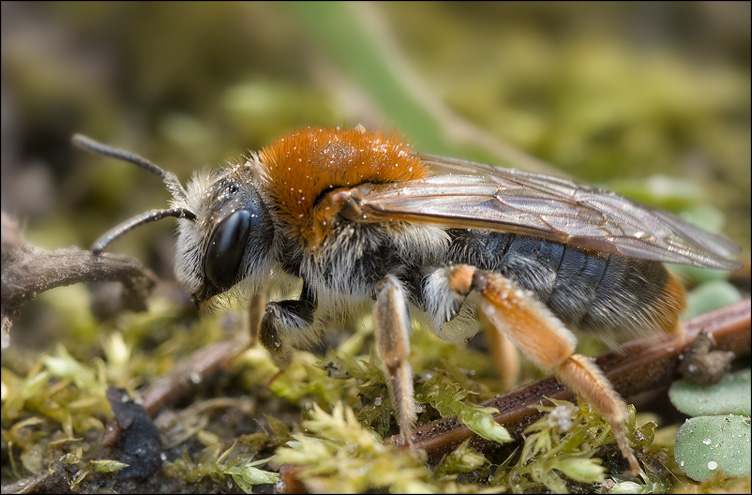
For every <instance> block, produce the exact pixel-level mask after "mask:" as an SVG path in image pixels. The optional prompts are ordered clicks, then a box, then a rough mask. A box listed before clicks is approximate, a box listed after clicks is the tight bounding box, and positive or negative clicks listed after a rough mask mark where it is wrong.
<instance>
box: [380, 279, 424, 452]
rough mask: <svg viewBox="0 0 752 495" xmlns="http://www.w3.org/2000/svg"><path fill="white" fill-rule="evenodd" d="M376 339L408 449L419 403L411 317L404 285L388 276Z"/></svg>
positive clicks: (381, 294)
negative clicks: (411, 342) (411, 339)
mask: <svg viewBox="0 0 752 495" xmlns="http://www.w3.org/2000/svg"><path fill="white" fill-rule="evenodd" d="M373 322H374V338H375V340H376V347H377V349H378V351H379V354H380V355H381V358H382V359H383V360H384V364H385V366H386V370H385V371H386V375H387V377H386V378H387V386H388V388H389V395H390V398H391V400H392V404H393V405H394V407H395V409H396V415H397V423H398V424H399V427H400V434H401V436H402V440H403V442H404V444H405V445H410V444H411V442H412V438H411V433H412V429H413V426H414V425H415V420H416V413H415V399H414V393H413V372H412V367H411V366H410V363H409V361H408V357H409V356H410V329H411V326H410V313H409V310H408V306H407V299H406V297H405V290H404V288H403V287H402V283H401V282H400V281H399V279H397V277H395V276H394V275H387V276H386V277H384V278H383V279H382V280H381V282H379V284H378V286H377V287H376V304H375V305H374V307H373Z"/></svg>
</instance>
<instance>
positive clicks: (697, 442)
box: [674, 414, 750, 481]
mask: <svg viewBox="0 0 752 495" xmlns="http://www.w3.org/2000/svg"><path fill="white" fill-rule="evenodd" d="M674 457H675V458H676V461H677V462H678V463H679V467H680V468H681V469H682V470H683V471H684V472H685V473H686V474H687V476H689V477H690V478H692V479H693V480H695V481H703V480H706V479H707V478H709V477H711V476H713V475H714V474H716V473H718V472H719V471H721V470H722V471H723V472H724V474H725V475H726V476H728V477H730V478H738V477H742V476H748V475H749V474H750V419H749V417H746V416H734V415H732V414H730V415H728V416H700V417H696V418H690V419H688V420H687V421H686V422H685V423H684V424H683V425H682V427H681V428H679V432H678V433H677V434H676V446H675V449H674Z"/></svg>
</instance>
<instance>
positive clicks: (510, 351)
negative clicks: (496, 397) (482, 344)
mask: <svg viewBox="0 0 752 495" xmlns="http://www.w3.org/2000/svg"><path fill="white" fill-rule="evenodd" d="M478 321H479V322H480V327H481V328H482V329H483V333H484V334H485V336H486V342H488V349H489V350H490V351H491V355H492V356H493V361H494V367H495V368H496V372H497V373H498V374H499V378H500V381H501V388H502V390H504V391H507V390H512V389H513V388H514V386H515V385H517V381H518V380H519V379H520V358H519V356H518V355H517V348H516V347H515V346H514V343H513V342H512V341H511V340H509V339H508V338H507V337H506V335H504V334H503V333H501V332H499V331H498V330H496V327H494V326H493V325H492V324H491V322H489V321H488V318H486V317H485V315H484V314H483V313H480V314H479V315H478Z"/></svg>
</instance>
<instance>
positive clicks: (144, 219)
mask: <svg viewBox="0 0 752 495" xmlns="http://www.w3.org/2000/svg"><path fill="white" fill-rule="evenodd" d="M167 217H175V218H186V219H188V220H191V221H193V220H195V219H196V215H195V214H194V213H193V212H192V211H190V210H188V209H186V208H171V209H169V210H151V211H147V212H146V213H142V214H141V215H138V216H135V217H133V218H131V219H130V220H126V221H125V222H123V223H121V224H120V225H118V226H117V227H114V228H112V229H110V230H108V231H107V232H105V233H104V234H102V235H101V236H100V237H99V239H97V240H96V242H94V244H92V246H91V251H92V252H93V253H94V254H100V253H101V252H102V251H104V250H105V248H106V247H107V246H109V245H110V244H111V243H112V241H114V240H115V239H117V238H118V237H120V236H122V235H123V234H126V233H128V232H130V231H131V230H133V229H135V228H136V227H138V226H139V225H143V224H145V223H149V222H156V221H157V220H162V219H163V218H167Z"/></svg>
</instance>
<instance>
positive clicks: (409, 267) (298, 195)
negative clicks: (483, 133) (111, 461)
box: [74, 126, 739, 473]
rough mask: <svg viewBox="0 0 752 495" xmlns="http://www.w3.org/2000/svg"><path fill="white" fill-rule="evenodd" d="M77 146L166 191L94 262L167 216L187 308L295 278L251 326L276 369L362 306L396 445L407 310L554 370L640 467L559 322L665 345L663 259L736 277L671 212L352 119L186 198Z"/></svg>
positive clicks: (198, 185)
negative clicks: (420, 149) (415, 142)
mask: <svg viewBox="0 0 752 495" xmlns="http://www.w3.org/2000/svg"><path fill="white" fill-rule="evenodd" d="M74 142H75V143H76V144H77V145H79V146H80V147H82V148H85V149H88V150H90V151H93V152H96V153H99V154H103V155H108V156H111V157H115V158H119V159H122V160H125V161H128V162H131V163H134V164H136V165H138V166H140V167H143V168H145V169H147V170H149V171H151V172H154V173H156V174H158V175H160V176H161V177H162V178H163V179H164V182H165V184H166V186H167V189H168V190H169V191H170V193H171V194H172V201H171V208H170V209H163V210H152V211H150V212H147V213H144V214H142V215H140V216H137V217H135V218H133V219H131V220H129V221H127V222H125V223H123V224H121V225H119V226H118V227H115V228H114V229H112V230H111V231H109V232H108V233H106V234H105V235H103V236H102V237H101V238H100V239H99V240H98V241H97V242H96V243H95V244H94V245H93V247H92V250H93V251H94V252H95V253H99V252H101V251H103V250H104V249H105V248H106V247H107V245H109V244H110V243H111V242H112V241H113V240H115V239H116V238H118V237H120V236H121V235H123V234H124V233H126V232H128V231H129V230H131V229H133V228H135V227H137V226H138V225H141V224H143V223H146V222H151V221H155V220H159V219H161V218H165V217H177V218H178V219H179V226H178V231H179V234H178V241H177V256H176V263H175V271H176V275H177V278H178V280H179V281H180V282H181V283H182V284H183V285H184V286H185V287H186V288H187V289H188V290H189V291H190V292H191V294H192V295H193V297H194V299H195V300H196V301H197V302H203V301H206V300H208V299H210V298H212V297H213V296H215V295H217V294H220V293H223V292H225V291H227V290H228V289H230V288H232V287H233V286H235V285H236V284H238V283H240V282H245V283H247V284H248V285H249V286H250V288H251V290H252V291H253V293H259V292H261V291H263V290H264V289H265V287H267V285H268V284H269V283H270V282H271V281H274V280H279V279H285V278H291V277H292V278H297V279H302V281H303V286H302V291H301V294H300V297H299V298H297V299H290V300H284V301H275V302H270V303H269V304H268V306H267V307H266V311H265V313H264V315H263V318H262V321H261V323H260V328H259V329H258V330H257V331H258V332H259V333H258V336H259V338H260V340H261V342H262V343H263V345H264V346H265V347H266V348H267V349H268V350H269V352H270V354H271V355H272V356H273V358H274V360H275V361H276V363H277V364H278V365H279V366H280V368H282V369H284V367H285V365H286V364H287V363H288V362H289V360H290V355H291V351H292V349H293V348H294V347H295V346H298V345H302V344H306V343H310V342H313V341H315V340H317V339H319V338H320V336H321V333H322V331H323V329H324V327H325V326H326V324H327V323H329V322H331V321H333V320H342V319H343V318H344V317H346V316H348V315H350V314H351V313H353V312H356V311H360V310H364V309H366V308H367V307H368V306H372V308H373V322H374V333H375V341H376V345H377V348H378V351H379V353H380V355H381V357H382V358H383V360H384V363H385V377H386V380H387V384H388V388H389V392H390V396H391V399H392V401H393V403H394V405H395V410H396V417H397V422H398V424H399V427H400V431H401V434H402V435H403V438H404V439H405V440H406V441H407V442H408V443H409V439H410V433H411V430H412V428H413V427H414V423H415V420H416V412H415V405H414V401H413V379H412V369H411V367H410V363H409V362H408V356H409V349H410V341H409V335H410V332H411V312H413V313H414V314H415V316H416V317H420V318H422V319H423V320H424V321H425V322H426V323H427V325H428V326H429V327H430V328H431V329H432V330H433V332H434V333H435V334H436V335H438V336H439V337H441V338H443V339H447V340H464V339H467V338H469V337H471V336H472V335H473V334H475V333H476V332H477V331H478V328H479V327H482V328H484V329H485V330H486V331H487V332H488V333H489V335H490V336H491V337H493V338H491V339H489V340H490V341H491V342H492V343H494V344H493V347H494V349H492V350H493V351H494V352H495V355H496V356H497V357H498V356H502V355H504V354H505V349H508V345H509V344H508V343H509V342H511V343H512V344H513V345H514V346H515V347H517V348H518V349H519V350H520V351H521V352H522V353H523V354H524V355H526V356H527V357H528V358H529V359H531V360H532V361H533V362H534V363H535V364H536V365H537V366H539V367H541V368H544V369H547V370H551V371H553V372H554V373H555V374H556V376H558V378H559V379H560V380H561V381H562V382H563V383H564V384H566V385H567V386H569V387H570V388H572V389H573V390H574V391H575V392H577V393H578V394H580V395H581V396H583V397H584V398H586V399H587V400H589V401H590V402H591V403H592V404H593V405H594V406H595V407H596V408H597V409H598V410H599V411H600V412H601V413H602V415H603V416H604V418H605V419H607V420H608V421H609V423H610V424H611V426H612V428H613V431H614V434H615V437H616V439H617V441H618V444H619V447H620V449H621V452H622V454H623V455H624V457H625V458H626V459H627V460H628V462H629V464H630V467H631V471H632V472H633V473H636V472H638V471H639V465H638V463H637V459H636V458H635V456H634V454H633V452H632V449H631V447H630V445H629V442H628V440H627V435H626V431H625V426H624V421H625V418H626V408H625V405H624V403H623V401H622V400H621V399H620V397H619V396H618V395H617V394H616V392H615V391H614V390H613V388H612V387H611V385H610V384H609V382H608V381H607V379H606V378H605V377H604V376H603V374H602V373H601V371H600V370H599V369H598V368H597V367H596V366H595V365H594V364H593V363H592V362H591V360H589V359H588V358H585V357H583V356H581V355H579V354H576V353H575V345H576V343H577V339H576V338H575V336H574V334H573V333H572V331H571V330H570V329H574V328H577V329H579V330H582V331H585V332H597V333H598V335H600V336H602V337H604V338H609V339H612V338H615V337H619V336H624V335H625V334H626V335H629V334H635V333H642V334H644V333H645V332H663V333H667V334H674V335H675V336H677V337H680V336H681V335H682V328H681V325H680V322H679V314H680V313H681V312H682V310H683V309H684V308H685V292H684V289H683V287H682V286H681V284H680V283H679V282H678V281H677V280H676V279H675V278H674V277H673V276H672V275H671V274H670V273H669V272H668V271H666V269H665V268H664V266H663V265H662V263H664V262H670V263H682V264H687V265H693V266H699V267H707V268H716V269H723V270H731V269H735V268H737V267H738V266H739V264H738V263H737V262H736V261H734V260H733V258H734V256H735V255H736V253H737V252H738V251H739V249H738V247H737V246H736V245H734V244H733V243H732V242H730V241H729V240H727V239H725V238H723V237H719V236H716V235H713V234H710V233H708V232H705V231H703V230H701V229H699V228H696V227H693V226H691V225H689V224H687V223H685V222H683V221H682V220H680V219H679V218H677V217H675V216H673V215H671V214H668V213H665V212H662V211H659V210H654V209H652V208H649V207H646V206H642V205H639V204H636V203H634V202H632V201H630V200H628V199H626V198H623V197H621V196H618V195H616V194H614V193H611V192H608V191H604V190H601V189H597V188H594V187H591V186H588V185H585V184H580V183H577V182H573V181H570V180H567V179H561V178H556V177H550V176H546V175H541V174H536V173H531V172H524V171H520V170H513V169H504V168H498V167H493V166H490V165H484V164H479V163H473V162H469V161H464V160H458V159H454V158H447V157H442V156H435V155H427V154H422V153H421V154H419V153H416V152H413V151H412V149H411V147H410V145H409V144H407V143H406V142H405V141H404V140H403V139H402V138H401V137H400V136H398V135H396V134H391V135H388V134H384V133H379V132H369V131H367V130H366V129H365V128H364V127H362V126H357V127H354V128H351V129H339V128H336V129H331V128H307V129H303V130H300V131H296V132H292V133H290V134H288V135H286V136H285V137H283V138H281V139H279V140H277V141H276V142H275V143H273V144H272V145H270V146H268V147H266V148H264V149H262V150H261V151H259V152H258V153H253V154H251V155H250V157H249V158H248V160H247V161H246V162H245V163H241V164H237V165H235V166H231V167H229V168H226V169H224V170H220V171H218V172H215V173H211V174H197V175H196V176H195V177H194V178H193V180H192V181H191V182H190V183H189V184H188V187H187V188H185V189H184V188H183V186H182V185H181V184H180V182H179V181H178V179H177V177H176V176H175V175H174V174H172V173H170V172H166V171H164V170H162V169H161V168H159V167H158V166H156V165H154V164H152V163H151V162H149V161H148V160H145V159H143V158H141V157H138V156H136V155H133V154H131V153H128V152H126V151H123V150H119V149H115V148H111V147H108V146H105V145H102V144H100V143H97V142H94V141H92V140H91V139H88V138H85V137H83V136H75V137H74ZM507 339H508V340H507ZM498 359H499V360H501V358H500V357H498ZM500 365H501V366H502V367H503V363H500Z"/></svg>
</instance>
